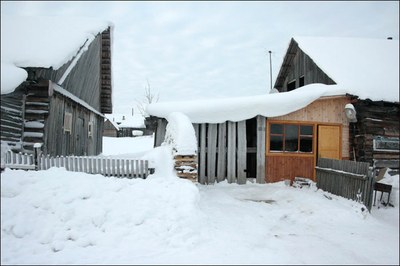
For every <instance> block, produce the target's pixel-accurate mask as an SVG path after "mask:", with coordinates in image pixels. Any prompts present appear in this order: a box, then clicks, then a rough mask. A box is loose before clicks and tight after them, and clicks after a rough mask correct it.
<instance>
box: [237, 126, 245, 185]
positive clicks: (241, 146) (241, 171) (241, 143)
mask: <svg viewBox="0 0 400 266" xmlns="http://www.w3.org/2000/svg"><path fill="white" fill-rule="evenodd" d="M237 138H238V141H237V142H238V149H237V178H238V179H237V183H238V184H246V178H247V173H246V168H247V140H246V121H245V120H243V121H239V122H237Z"/></svg>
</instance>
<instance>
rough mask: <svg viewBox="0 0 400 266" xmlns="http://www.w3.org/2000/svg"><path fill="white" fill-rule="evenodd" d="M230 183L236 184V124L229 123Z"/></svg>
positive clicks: (228, 172) (228, 155) (228, 154)
mask: <svg viewBox="0 0 400 266" xmlns="http://www.w3.org/2000/svg"><path fill="white" fill-rule="evenodd" d="M227 157H228V165H227V179H228V183H233V182H236V123H235V122H230V121H229V122H228V152H227Z"/></svg>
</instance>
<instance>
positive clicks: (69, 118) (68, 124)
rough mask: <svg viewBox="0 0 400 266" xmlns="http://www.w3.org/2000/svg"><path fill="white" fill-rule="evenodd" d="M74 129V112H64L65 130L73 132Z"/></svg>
mask: <svg viewBox="0 0 400 266" xmlns="http://www.w3.org/2000/svg"><path fill="white" fill-rule="evenodd" d="M71 130H72V113H70V112H65V113H64V132H69V133H71Z"/></svg>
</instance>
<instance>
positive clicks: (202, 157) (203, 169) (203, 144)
mask: <svg viewBox="0 0 400 266" xmlns="http://www.w3.org/2000/svg"><path fill="white" fill-rule="evenodd" d="M206 126H207V125H206V124H201V125H200V163H199V170H198V171H199V181H200V184H203V185H204V184H206V182H207V180H206Z"/></svg>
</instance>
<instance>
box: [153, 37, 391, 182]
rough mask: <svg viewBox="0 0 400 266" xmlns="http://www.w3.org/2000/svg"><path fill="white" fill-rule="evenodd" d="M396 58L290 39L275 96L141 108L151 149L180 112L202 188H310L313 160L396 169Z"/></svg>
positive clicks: (368, 49)
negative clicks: (300, 182)
mask: <svg viewBox="0 0 400 266" xmlns="http://www.w3.org/2000/svg"><path fill="white" fill-rule="evenodd" d="M398 53H399V42H398V41H397V40H365V39H351V38H344V39H343V38H327V39H325V38H294V39H292V40H291V41H290V44H289V47H288V50H287V52H286V55H285V57H284V60H283V62H282V66H281V68H280V71H279V74H278V77H277V79H276V82H275V89H276V91H278V93H270V94H266V95H259V96H252V97H241V98H230V99H229V98H228V99H219V100H202V101H190V102H184V103H182V102H170V103H156V104H151V105H149V106H148V109H147V112H148V113H149V114H150V115H151V116H152V119H153V121H154V122H155V123H156V124H157V125H156V132H155V146H159V145H160V144H161V143H162V142H163V140H164V135H165V128H166V125H167V121H166V118H167V117H168V114H170V113H172V112H182V113H184V114H186V115H187V116H188V117H189V119H190V120H191V122H192V123H193V126H194V128H195V132H196V136H197V142H198V164H199V166H198V172H199V177H198V178H199V182H200V183H202V184H208V183H214V182H219V181H222V180H225V179H227V180H228V182H233V183H239V184H244V183H246V180H247V179H248V178H255V181H256V182H257V183H264V182H277V181H281V180H284V179H291V180H294V178H295V177H306V178H310V179H313V180H315V166H316V162H317V160H318V158H336V159H344V160H349V159H351V160H353V159H355V160H357V161H367V162H369V163H370V165H371V166H374V167H376V168H379V167H383V166H390V167H391V168H394V169H398V168H399V160H398V158H399V123H398V119H399V94H398V88H399V74H398V73H399V54H398ZM205 106H206V107H207V108H204V107H205ZM355 112H356V115H355ZM354 115H355V117H354Z"/></svg>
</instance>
